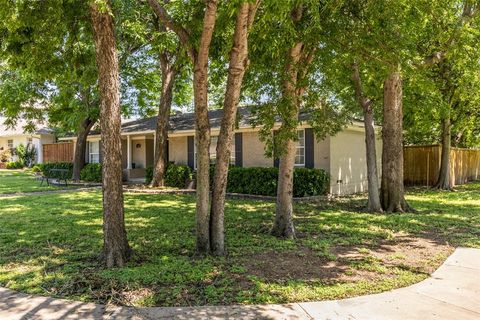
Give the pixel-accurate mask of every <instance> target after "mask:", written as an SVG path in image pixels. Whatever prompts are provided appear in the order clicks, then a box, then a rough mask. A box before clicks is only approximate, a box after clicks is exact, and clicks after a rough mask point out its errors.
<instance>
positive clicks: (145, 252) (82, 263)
mask: <svg viewBox="0 0 480 320" xmlns="http://www.w3.org/2000/svg"><path fill="white" fill-rule="evenodd" d="M476 188H480V186H479V185H478V184H477V185H476ZM477 199H478V200H477ZM408 200H409V201H410V203H411V204H412V205H413V206H414V207H415V208H417V209H418V212H417V213H407V214H368V213H363V212H361V208H362V206H363V205H364V201H365V199H363V198H361V197H352V198H349V199H346V200H342V201H338V202H333V203H321V204H301V205H300V204H299V205H296V207H295V214H296V217H295V225H296V229H297V233H298V239H297V240H296V241H279V240H278V239H276V238H274V237H272V236H271V235H270V234H269V231H270V228H271V226H272V220H273V216H274V204H273V203H263V202H260V201H252V200H230V201H228V202H227V207H226V240H227V248H228V252H229V255H228V257H226V258H212V257H207V258H203V259H200V258H197V257H195V251H194V248H195V198H194V196H192V195H145V194H126V195H125V217H126V228H127V233H128V238H129V241H130V244H131V246H132V248H133V249H134V251H135V255H134V257H133V259H132V261H131V262H130V263H129V264H128V265H127V266H126V267H125V268H122V269H111V270H105V269H103V267H102V266H101V265H100V264H99V262H98V259H97V257H98V254H99V252H100V249H101V246H102V208H101V193H100V192H98V191H92V192H75V193H67V194H55V195H44V196H39V197H28V198H27V197H18V198H11V199H1V200H0V205H1V208H2V210H1V212H0V242H1V243H2V246H0V285H3V286H8V287H10V288H12V289H19V290H22V291H26V292H30V293H36V294H47V295H51V296H58V297H68V298H73V299H81V300H86V301H95V302H103V303H104V302H114V303H117V304H136V305H168V306H179V305H205V304H231V303H262V302H288V301H291V300H295V299H305V300H309V299H310V300H311V299H317V298H335V297H338V296H349V295H356V294H360V293H363V292H372V291H375V290H377V291H378V290H384V289H390V288H392V287H395V286H398V285H399V284H398V283H387V278H388V277H392V276H395V277H404V278H402V279H403V280H402V281H403V282H402V281H399V283H400V285H402V284H409V283H411V282H412V281H418V279H421V278H422V277H425V276H426V275H427V274H428V272H427V271H426V269H424V268H422V267H420V266H419V265H416V264H415V263H416V262H417V261H416V260H415V261H413V260H412V261H410V260H408V259H410V258H409V257H407V258H408V259H403V260H402V259H401V257H400V258H399V257H397V258H395V257H393V258H392V257H391V256H392V255H395V254H396V253H397V250H398V248H410V249H411V250H412V251H422V250H423V251H425V254H426V255H427V254H428V253H431V251H429V250H432V248H433V247H435V246H439V247H441V248H444V247H445V246H446V245H447V244H451V245H454V246H480V240H479V238H480V237H479V230H480V227H479V225H480V224H479V219H480V198H479V197H478V191H476V189H475V188H472V187H471V186H469V187H468V188H466V189H462V190H459V191H458V192H455V193H452V194H443V193H439V192H431V191H424V190H421V191H415V192H413V193H411V194H410V195H409V199H408ZM412 239H413V240H412ZM416 239H417V240H418V239H421V240H424V241H422V242H418V241H417V240H416ZM426 242H428V243H426ZM370 251H371V252H373V253H374V254H372V253H371V252H370ZM423 251H422V253H423ZM438 253H439V254H444V253H445V250H444V251H440V250H439V252H438ZM395 259H397V260H399V261H396V260H395ZM422 259H423V260H425V259H427V258H424V257H422ZM391 260H392V261H393V262H392V261H391ZM423 260H422V261H423ZM414 262H415V263H414ZM362 281H363V282H365V281H366V282H369V281H370V282H371V283H372V285H373V286H374V285H375V284H377V283H381V284H382V285H381V286H380V285H379V286H378V287H375V288H372V287H368V288H366V289H365V285H364V284H363V282H362ZM360 282H362V284H361V285H359V286H363V287H362V288H363V289H356V287H355V284H356V283H360ZM385 283H386V284H385ZM329 288H331V289H332V290H331V292H328V290H329ZM307 289H311V290H312V292H313V294H312V295H308V294H307V293H306V295H305V296H300V297H299V296H298V295H297V296H296V295H295V294H293V293H292V291H293V290H297V291H302V290H307ZM315 290H316V291H315ZM362 290H363V291H362ZM332 294H333V295H332ZM334 294H337V295H338V296H335V295H334ZM295 296H296V298H295Z"/></svg>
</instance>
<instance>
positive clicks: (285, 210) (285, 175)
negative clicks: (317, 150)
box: [272, 139, 295, 239]
mask: <svg viewBox="0 0 480 320" xmlns="http://www.w3.org/2000/svg"><path fill="white" fill-rule="evenodd" d="M294 166H295V141H293V140H291V139H288V140H287V141H285V142H284V150H283V153H282V155H281V156H280V165H279V169H278V185H277V203H276V208H275V222H274V224H273V228H272V234H273V235H274V236H276V237H279V238H287V239H293V238H295V228H294V226H293V170H294Z"/></svg>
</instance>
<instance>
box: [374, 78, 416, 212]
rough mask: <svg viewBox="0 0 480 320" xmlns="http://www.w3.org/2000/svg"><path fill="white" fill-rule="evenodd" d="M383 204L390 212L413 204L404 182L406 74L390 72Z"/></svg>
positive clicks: (385, 106) (384, 131) (384, 132)
mask: <svg viewBox="0 0 480 320" xmlns="http://www.w3.org/2000/svg"><path fill="white" fill-rule="evenodd" d="M383 90H384V92H383V99H384V101H383V128H382V138H383V153H382V170H383V174H382V197H381V201H382V207H383V210H384V211H386V212H405V211H409V210H410V207H409V205H408V204H407V202H406V200H405V190H404V186H403V132H402V130H403V111H402V77H401V75H400V73H399V72H392V73H390V74H389V75H388V77H387V79H386V80H385V82H384V87H383Z"/></svg>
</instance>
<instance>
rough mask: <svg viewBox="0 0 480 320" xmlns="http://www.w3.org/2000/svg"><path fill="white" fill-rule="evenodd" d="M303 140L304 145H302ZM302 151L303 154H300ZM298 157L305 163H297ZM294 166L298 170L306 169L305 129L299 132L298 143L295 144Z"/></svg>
mask: <svg viewBox="0 0 480 320" xmlns="http://www.w3.org/2000/svg"><path fill="white" fill-rule="evenodd" d="M300 133H302V138H301V139H300ZM301 140H302V141H303V144H300V142H301ZM299 150H301V154H300V155H299V154H298V151H299ZM297 157H300V158H301V159H303V163H297ZM294 165H295V167H296V168H304V167H305V129H299V130H297V141H296V144H295V162H294Z"/></svg>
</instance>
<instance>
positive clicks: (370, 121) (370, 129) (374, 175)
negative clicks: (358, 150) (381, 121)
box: [352, 63, 382, 212]
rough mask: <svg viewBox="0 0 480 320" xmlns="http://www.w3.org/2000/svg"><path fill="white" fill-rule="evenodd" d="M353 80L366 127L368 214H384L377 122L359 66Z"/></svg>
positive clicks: (356, 66) (355, 68)
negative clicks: (376, 136)
mask: <svg viewBox="0 0 480 320" xmlns="http://www.w3.org/2000/svg"><path fill="white" fill-rule="evenodd" d="M352 80H353V84H354V88H355V96H356V98H357V101H358V103H359V105H360V107H361V108H362V111H363V123H364V126H365V150H366V159H367V179H368V203H367V211H368V212H382V205H381V203H380V186H379V182H378V170H377V150H376V143H375V140H376V139H375V120H374V114H373V101H371V100H370V99H368V98H366V97H365V96H364V93H363V86H362V80H361V77H360V71H359V69H358V65H357V64H356V63H355V64H354V65H353V75H352Z"/></svg>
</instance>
